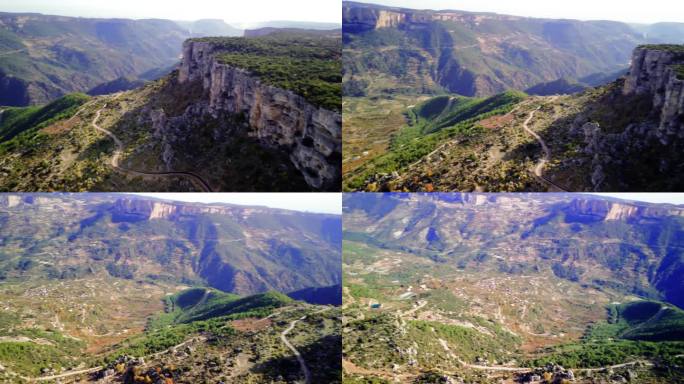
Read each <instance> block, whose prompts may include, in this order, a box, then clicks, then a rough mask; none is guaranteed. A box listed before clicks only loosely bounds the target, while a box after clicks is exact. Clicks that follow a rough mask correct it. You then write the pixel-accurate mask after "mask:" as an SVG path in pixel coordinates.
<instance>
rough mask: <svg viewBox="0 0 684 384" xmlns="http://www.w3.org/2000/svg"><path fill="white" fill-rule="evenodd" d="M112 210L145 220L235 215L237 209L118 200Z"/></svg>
mask: <svg viewBox="0 0 684 384" xmlns="http://www.w3.org/2000/svg"><path fill="white" fill-rule="evenodd" d="M113 210H114V211H115V212H116V213H119V214H125V215H135V216H139V217H141V218H144V219H147V220H154V219H169V218H173V217H175V216H177V215H201V214H222V215H231V214H237V213H238V211H239V208H237V207H235V208H233V207H226V206H220V207H219V206H210V205H196V204H180V203H168V202H163V201H155V200H141V199H118V200H117V201H116V203H114V208H113Z"/></svg>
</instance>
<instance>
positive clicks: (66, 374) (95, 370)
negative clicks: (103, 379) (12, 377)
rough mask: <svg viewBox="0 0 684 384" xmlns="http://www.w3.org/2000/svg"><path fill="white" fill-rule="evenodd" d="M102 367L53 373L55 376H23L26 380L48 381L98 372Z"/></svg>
mask: <svg viewBox="0 0 684 384" xmlns="http://www.w3.org/2000/svg"><path fill="white" fill-rule="evenodd" d="M100 369H102V367H93V368H88V369H81V370H80V371H73V372H67V373H62V374H60V375H53V376H44V377H36V378H32V379H31V378H26V377H22V379H24V380H29V381H48V380H56V379H63V378H65V377H69V376H76V375H82V374H84V373H92V372H97V371H99V370H100Z"/></svg>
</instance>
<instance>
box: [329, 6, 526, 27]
mask: <svg viewBox="0 0 684 384" xmlns="http://www.w3.org/2000/svg"><path fill="white" fill-rule="evenodd" d="M490 19H493V20H517V19H520V17H516V16H507V15H497V14H476V13H469V12H458V11H421V10H413V9H403V8H391V7H380V6H370V5H367V4H359V3H353V2H345V3H344V4H343V6H342V20H343V21H342V25H343V28H344V30H345V32H350V33H358V32H363V31H368V30H373V29H380V28H391V27H398V26H400V25H401V24H404V23H409V24H422V23H429V22H433V21H453V22H459V23H464V24H468V25H478V24H479V23H481V22H482V21H483V20H490Z"/></svg>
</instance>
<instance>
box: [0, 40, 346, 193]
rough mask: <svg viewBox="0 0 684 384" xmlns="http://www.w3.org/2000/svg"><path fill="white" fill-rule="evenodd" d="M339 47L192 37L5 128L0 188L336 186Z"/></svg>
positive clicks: (317, 42)
mask: <svg viewBox="0 0 684 384" xmlns="http://www.w3.org/2000/svg"><path fill="white" fill-rule="evenodd" d="M340 55H341V45H340V38H339V37H327V36H319V35H316V34H314V35H308V34H301V33H297V34H280V35H277V36H266V37H258V38H249V39H248V38H211V39H209V38H200V39H191V40H188V41H187V42H186V43H185V44H184V48H183V60H182V61H181V64H180V66H179V68H178V69H177V70H175V71H173V72H171V73H170V74H168V75H166V76H164V77H162V78H161V79H159V80H156V81H150V82H148V83H146V84H145V85H144V86H142V87H140V88H137V89H135V90H131V91H126V92H118V93H114V94H109V95H104V96H98V97H93V98H92V99H90V100H89V101H88V102H87V103H85V104H84V105H83V106H82V108H79V109H78V110H76V109H70V110H68V111H65V113H62V114H59V115H58V114H57V113H55V114H54V115H51V116H49V124H47V123H46V124H44V125H38V124H35V125H33V126H31V127H25V128H18V127H17V128H13V127H9V128H6V129H8V130H10V129H11V130H12V131H19V130H23V131H24V133H23V134H21V135H19V136H17V137H14V138H12V139H11V140H9V141H7V142H2V143H0V146H2V147H3V148H4V149H5V152H3V153H4V154H5V155H6V156H3V158H2V160H0V168H1V169H2V172H0V190H4V191H51V190H59V191H205V192H210V191H337V190H339V189H340V179H341V175H340V161H341V152H342V148H341V145H342V144H341V130H342V127H341V120H342V117H341V114H340V112H339V105H340V103H341V101H340V97H341V96H340V92H341V90H340V83H339V80H340V79H339V77H340V75H339V58H340ZM115 83H116V82H115ZM119 85H120V84H119ZM119 85H117V84H109V85H107V86H106V87H109V86H113V87H114V88H117V87H118V86H119ZM67 112H68V113H67ZM0 118H1V117H0ZM10 123H11V121H9V120H7V124H10ZM255 165H258V166H255Z"/></svg>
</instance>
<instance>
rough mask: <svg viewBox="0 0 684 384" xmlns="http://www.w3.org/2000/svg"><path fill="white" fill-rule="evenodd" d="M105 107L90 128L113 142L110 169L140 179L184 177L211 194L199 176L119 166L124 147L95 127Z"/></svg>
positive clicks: (104, 130) (110, 133) (106, 131)
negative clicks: (114, 145) (139, 177)
mask: <svg viewBox="0 0 684 384" xmlns="http://www.w3.org/2000/svg"><path fill="white" fill-rule="evenodd" d="M106 107H107V104H105V105H104V106H102V108H100V109H99V110H98V111H97V112H96V113H95V117H94V118H93V121H92V126H93V128H95V129H96V130H98V131H100V132H102V133H104V134H105V135H107V136H109V137H110V138H111V139H112V140H113V141H114V144H116V149H115V150H114V156H112V159H111V161H110V165H111V167H112V168H114V169H115V170H117V171H119V172H122V173H126V174H128V175H133V176H142V177H159V176H162V177H163V176H167V177H172V176H176V177H177V176H181V177H186V178H189V179H190V180H191V181H192V183H193V184H195V186H197V187H199V188H200V189H201V190H202V191H203V192H212V190H211V187H210V186H209V183H207V182H206V181H205V180H204V179H202V177H200V176H199V175H197V174H195V173H192V172H142V171H136V170H133V169H128V168H124V167H121V166H120V160H121V154H122V153H123V148H124V145H123V143H122V142H121V140H119V138H118V137H116V135H114V134H113V133H112V132H110V131H108V130H106V129H104V128H102V127H100V126H99V125H97V121H98V120H99V119H100V113H101V112H102V110H103V109H105V108H106Z"/></svg>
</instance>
